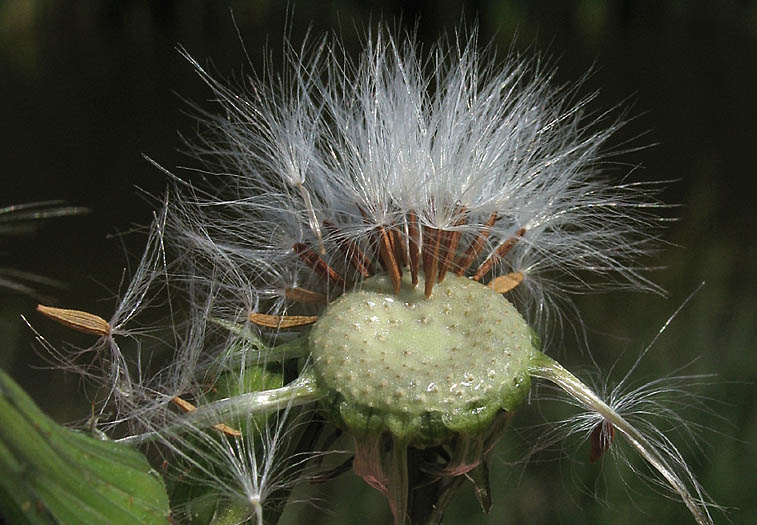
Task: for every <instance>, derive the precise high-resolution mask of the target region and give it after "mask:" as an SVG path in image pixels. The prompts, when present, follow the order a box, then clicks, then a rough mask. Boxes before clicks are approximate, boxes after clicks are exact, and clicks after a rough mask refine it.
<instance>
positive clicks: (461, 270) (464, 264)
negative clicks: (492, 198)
mask: <svg viewBox="0 0 757 525" xmlns="http://www.w3.org/2000/svg"><path fill="white" fill-rule="evenodd" d="M495 222H497V212H494V213H492V214H491V215H490V216H489V219H488V220H487V221H486V224H484V227H483V228H481V231H480V232H479V233H478V235H477V236H476V238H475V239H473V241H472V242H471V243H470V245H469V246H468V249H467V250H465V253H464V254H463V255H462V257H460V258H459V259H457V261H455V266H456V267H457V271H456V272H455V273H457V275H459V276H462V275H464V274H465V272H467V271H468V268H470V266H471V264H473V261H474V260H475V259H476V257H478V254H479V253H481V250H483V249H484V244H486V239H488V238H489V234H491V228H492V226H494V223H495Z"/></svg>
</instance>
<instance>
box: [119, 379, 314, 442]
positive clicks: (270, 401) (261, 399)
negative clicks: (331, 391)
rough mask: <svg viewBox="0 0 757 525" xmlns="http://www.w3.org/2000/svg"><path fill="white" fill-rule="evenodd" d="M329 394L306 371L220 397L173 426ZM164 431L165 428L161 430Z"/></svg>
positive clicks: (149, 436) (139, 438) (208, 422)
mask: <svg viewBox="0 0 757 525" xmlns="http://www.w3.org/2000/svg"><path fill="white" fill-rule="evenodd" d="M324 395H325V392H323V391H322V390H321V389H320V388H319V387H318V385H317V383H316V379H315V376H314V375H313V374H312V373H308V372H304V373H303V374H302V375H300V377H298V378H297V379H296V380H294V381H292V382H291V383H289V384H288V385H286V386H283V387H281V388H274V389H272V390H261V391H259V392H249V393H246V394H242V395H239V396H234V397H227V398H225V399H220V400H218V401H214V402H212V403H208V404H206V405H201V406H199V407H197V409H195V410H192V411H191V412H187V413H186V414H184V415H182V416H181V417H180V418H179V419H178V420H177V421H176V423H174V424H173V425H169V429H171V427H174V430H180V429H181V427H183V426H186V425H192V426H212V425H214V424H217V423H219V422H223V421H225V420H231V419H233V418H239V417H247V416H250V415H256V414H267V413H271V412H275V411H276V410H280V409H282V408H285V407H295V406H300V405H304V404H307V403H312V402H313V401H317V400H318V399H320V398H322V397H323V396H324ZM160 432H162V431H160ZM160 432H159V431H153V432H147V433H144V434H139V435H135V436H128V437H125V438H122V439H119V440H118V441H120V442H123V443H128V444H133V445H138V444H141V443H144V442H146V441H152V440H153V439H155V438H157V437H158V435H159V433H160Z"/></svg>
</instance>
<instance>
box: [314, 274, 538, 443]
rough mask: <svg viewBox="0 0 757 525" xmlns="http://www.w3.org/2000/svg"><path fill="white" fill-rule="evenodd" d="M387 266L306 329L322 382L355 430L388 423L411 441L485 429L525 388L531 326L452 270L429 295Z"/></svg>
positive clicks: (365, 430) (430, 440)
mask: <svg viewBox="0 0 757 525" xmlns="http://www.w3.org/2000/svg"><path fill="white" fill-rule="evenodd" d="M405 281H407V282H405V283H403V286H402V289H401V290H400V292H399V293H398V294H396V295H395V294H394V293H393V291H392V282H391V280H390V278H389V277H388V276H387V275H386V274H379V275H376V276H374V277H371V278H369V279H366V280H365V281H363V282H362V283H361V285H360V287H359V288H358V289H356V290H354V291H351V292H348V293H346V294H344V295H343V296H342V297H340V298H339V299H338V300H337V301H335V302H334V303H332V304H331V305H330V306H329V307H328V309H327V310H326V312H325V314H324V315H323V316H321V318H320V319H319V320H318V322H317V323H316V324H315V326H314V327H313V329H312V331H311V333H310V338H309V342H310V350H311V352H312V355H313V358H314V364H315V369H316V374H317V378H318V382H319V385H320V386H321V387H322V388H323V389H324V390H327V391H329V392H330V394H331V395H330V399H331V401H332V403H333V407H334V411H335V414H336V415H337V417H338V419H339V420H340V421H341V422H342V423H343V424H344V425H345V426H346V427H347V428H349V429H350V431H352V432H353V433H354V434H356V435H361V434H365V433H376V432H378V433H382V432H390V433H391V434H392V435H393V436H395V437H396V438H400V439H401V440H402V441H405V442H407V443H408V445H410V446H416V447H419V446H431V445H438V444H442V443H444V442H445V441H448V440H449V439H450V437H451V436H452V433H467V434H470V433H479V432H484V431H485V430H486V429H487V428H488V426H489V424H490V423H491V422H492V421H493V419H494V417H495V415H496V414H497V412H499V411H500V410H505V411H508V412H509V411H512V410H514V409H515V408H516V407H517V406H518V405H519V404H520V403H521V401H522V400H523V398H524V396H525V395H526V393H527V392H528V389H529V387H530V379H529V376H528V362H529V360H530V359H531V357H532V356H533V354H534V349H533V346H532V344H531V331H530V329H529V327H528V324H527V323H526V322H525V321H524V319H523V317H522V316H521V315H520V314H519V313H518V311H517V310H516V309H515V308H514V307H513V305H512V304H511V303H510V302H509V301H508V300H507V299H505V298H504V297H502V296H501V295H500V294H498V293H496V292H494V291H493V290H491V289H489V288H487V287H486V286H483V285H481V284H479V283H478V282H476V281H473V280H470V279H468V278H465V277H458V276H455V275H449V276H448V277H447V279H446V280H444V281H443V282H442V283H439V284H438V285H437V286H436V288H435V289H434V293H433V295H432V296H431V297H430V298H428V299H426V297H425V296H424V293H423V289H424V287H423V285H422V278H421V285H420V286H417V287H413V286H411V285H410V283H409V276H407V275H406V276H405Z"/></svg>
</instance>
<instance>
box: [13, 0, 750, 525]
mask: <svg viewBox="0 0 757 525" xmlns="http://www.w3.org/2000/svg"><path fill="white" fill-rule="evenodd" d="M283 4H284V3H283V2H278V1H254V2H253V1H236V2H229V1H224V2H203V1H200V0H186V1H178V0H174V1H168V0H166V1H160V2H148V1H136V0H130V1H127V0H123V1H120V2H114V1H101V2H95V1H92V0H85V1H79V2H64V1H57V2H56V1H50V0H3V1H1V2H0V79H2V80H0V115H2V126H0V136H1V139H0V144H2V146H0V154H1V155H2V162H3V164H2V170H1V171H0V173H2V181H3V182H2V192H0V205H3V204H10V203H21V202H30V201H39V200H46V199H65V200H67V201H69V202H70V203H72V204H75V205H82V206H87V207H89V208H91V209H92V210H93V214H92V215H90V216H87V217H81V218H69V219H61V220H59V221H55V222H54V223H50V224H46V225H45V227H44V228H42V229H41V230H40V231H39V232H38V234H37V235H36V236H34V237H24V238H14V239H5V240H0V243H1V244H0V257H2V262H3V265H5V266H15V267H17V268H22V269H24V270H27V271H32V272H36V273H40V274H43V275H46V276H48V277H52V278H55V279H58V280H62V281H64V282H66V283H68V284H69V286H70V288H68V289H64V290H57V291H53V292H47V293H54V294H55V295H56V297H57V299H58V301H59V303H60V304H61V305H64V306H67V307H74V308H80V309H84V310H88V311H92V312H96V313H99V314H101V315H103V316H104V317H108V316H109V315H110V313H111V311H112V308H113V305H114V298H115V297H116V295H117V289H118V286H119V282H120V280H121V276H122V273H123V271H124V268H125V267H126V265H127V264H128V261H129V260H130V257H131V260H133V257H136V256H138V255H139V250H140V240H141V237H140V236H139V235H132V236H126V237H117V238H113V237H109V236H108V234H113V233H115V232H125V231H129V230H130V229H131V228H132V226H133V225H134V224H140V225H145V224H147V223H149V221H150V219H151V215H150V214H151V210H152V209H153V208H154V202H151V199H150V198H149V197H145V196H146V195H152V196H156V195H159V194H160V192H161V190H162V188H163V187H164V186H165V180H164V179H163V176H162V175H161V174H160V173H157V172H156V170H155V169H154V168H152V167H151V166H149V165H148V164H147V163H146V162H145V161H144V160H143V159H142V158H141V156H140V155H141V154H142V153H145V154H147V155H149V156H150V157H152V158H154V159H156V160H157V161H158V162H160V163H161V164H163V165H164V166H167V167H174V166H177V165H181V164H186V163H188V162H187V161H186V159H185V158H184V157H182V155H181V154H180V153H179V152H178V151H177V148H179V147H180V144H181V141H180V138H179V137H178V135H177V130H180V131H181V132H182V133H185V134H187V135H191V134H192V130H193V124H192V121H191V120H190V119H189V118H187V117H186V116H185V115H184V114H183V111H184V110H185V109H186V105H185V104H184V103H183V102H182V101H181V100H180V98H179V97H177V96H176V95H175V93H178V94H179V95H181V97H186V98H188V99H191V100H195V101H198V102H200V103H201V104H202V103H203V102H204V101H205V100H206V99H207V97H208V96H209V93H208V92H207V91H206V89H205V87H204V86H203V85H202V83H201V82H200V81H198V80H197V78H196V77H195V75H194V73H193V71H192V68H191V67H190V66H189V65H188V64H187V63H186V62H185V61H184V60H183V59H182V58H181V57H179V55H178V53H177V52H176V49H175V48H176V46H177V45H178V44H180V45H182V46H184V47H186V48H187V50H188V51H189V52H190V53H191V54H192V55H193V56H195V57H196V58H198V59H199V60H200V61H201V62H205V61H206V60H208V61H212V63H213V67H214V68H215V69H216V70H217V71H218V72H219V73H220V74H221V76H226V77H230V76H233V75H237V77H239V75H242V74H243V73H244V71H245V70H249V68H250V67H254V68H255V69H256V70H259V69H260V68H261V67H262V62H263V60H264V58H265V56H266V52H265V51H264V48H265V46H267V49H268V50H269V51H270V57H271V60H270V63H271V65H272V67H273V68H274V69H275V68H277V67H279V66H280V62H281V60H280V57H281V48H282V42H283V37H282V35H283V34H284V33H285V32H288V33H289V34H290V35H291V37H292V40H293V41H294V42H295V43H297V42H300V41H301V40H302V37H303V35H304V34H305V33H306V32H307V30H308V29H309V28H310V29H312V31H313V33H315V34H320V33H321V32H322V31H324V30H331V29H334V30H336V31H338V32H340V33H341V34H342V38H343V40H344V41H345V43H346V45H347V47H348V50H349V51H350V52H356V50H357V48H358V47H359V42H360V39H361V38H362V37H363V35H364V32H363V31H364V30H363V28H365V27H368V26H370V25H374V26H375V24H376V23H377V21H378V20H379V19H381V18H383V19H385V20H390V21H392V22H391V23H392V24H395V25H396V26H398V27H407V28H413V27H417V32H418V35H419V38H420V39H421V40H422V41H425V42H432V41H433V40H435V39H436V38H437V37H438V36H439V35H440V34H442V33H443V32H445V31H447V32H451V31H454V30H455V29H456V28H459V27H460V24H461V22H460V20H461V18H463V17H464V19H465V22H463V25H472V24H474V23H477V24H478V25H479V27H480V33H481V41H482V43H486V42H489V41H490V40H491V41H492V43H493V45H495V46H496V47H497V48H498V49H500V50H501V53H500V56H501V55H502V54H503V53H504V52H505V51H506V50H507V49H509V48H511V47H513V48H515V49H519V50H524V51H526V52H529V51H533V50H546V52H547V53H548V54H551V55H554V56H557V57H558V58H559V62H558V64H559V68H560V69H559V72H558V75H557V81H559V82H572V81H574V80H575V79H577V78H580V77H581V76H582V75H583V74H584V73H585V71H586V70H587V69H589V68H590V67H591V66H592V64H594V72H593V74H592V75H591V77H590V78H589V80H588V81H587V86H586V89H587V90H591V89H596V88H599V89H601V93H600V97H599V101H598V103H597V105H596V107H600V108H607V107H611V106H613V105H615V104H617V103H618V102H620V101H624V100H625V101H626V102H625V104H624V105H626V106H628V105H630V106H631V110H630V114H631V115H632V116H636V118H634V119H633V120H632V121H631V122H630V123H629V124H628V126H626V127H625V128H624V129H623V130H622V132H621V133H620V134H619V136H618V138H617V140H618V144H622V143H623V141H626V140H631V143H630V145H631V146H644V145H652V144H656V145H655V146H654V147H651V148H647V149H643V150H642V151H639V152H632V153H629V154H627V155H624V156H622V157H619V159H618V160H619V161H620V162H624V163H627V164H625V165H621V166H619V168H618V174H619V175H621V174H623V173H625V172H628V171H631V170H632V169H633V168H635V167H636V166H638V165H641V166H643V167H644V169H643V170H635V171H634V173H633V174H632V175H631V177H632V178H633V179H635V180H639V179H640V180H658V179H666V180H671V183H670V184H669V185H668V189H667V190H666V191H665V193H664V194H663V200H664V202H666V203H671V204H681V207H679V208H675V209H671V210H665V211H664V214H665V216H666V217H668V218H672V217H677V218H678V220H677V221H676V222H671V223H670V224H669V227H668V229H667V231H666V233H665V235H664V239H665V241H667V242H669V243H670V244H671V246H670V248H669V249H667V250H666V251H665V252H663V253H662V254H661V255H660V257H659V264H660V265H661V266H664V269H661V270H659V271H657V272H656V275H655V277H656V280H657V282H659V283H660V284H661V285H662V286H663V287H664V288H665V289H666V290H668V291H669V297H668V298H660V297H653V296H641V295H637V294H623V293H611V294H607V295H600V296H588V297H582V298H580V300H579V301H578V302H579V310H580V311H581V313H582V316H583V319H584V321H585V323H586V326H587V327H588V329H589V346H590V347H591V351H592V354H593V356H594V357H595V359H596V361H597V362H598V363H599V365H600V367H601V368H602V370H609V369H610V367H611V366H612V365H613V364H614V363H615V362H616V360H617V361H618V364H617V366H616V378H619V377H621V376H622V374H623V372H624V371H625V370H626V369H627V368H628V366H630V364H631V363H633V361H634V359H635V356H636V355H638V353H639V352H640V351H641V349H642V348H643V347H644V346H645V345H646V344H647V343H648V342H649V341H650V340H651V339H652V338H653V337H654V335H655V333H656V332H657V331H658V330H659V329H660V328H661V327H662V325H663V323H664V322H665V321H666V319H667V318H668V316H669V315H670V314H671V313H672V312H673V311H674V310H675V309H676V308H677V307H678V306H679V305H680V304H681V303H682V302H683V300H684V299H685V298H686V297H687V296H688V295H689V293H690V292H691V291H693V290H694V289H695V288H696V287H697V286H698V285H699V283H700V282H701V281H706V285H705V287H704V288H703V290H702V291H700V292H699V293H698V294H697V295H696V297H695V298H694V299H693V301H692V302H691V303H690V304H689V305H688V306H687V307H686V308H685V309H684V310H683V311H682V312H681V313H680V314H679V315H678V317H677V318H676V319H675V320H674V321H673V322H672V324H671V325H670V327H669V328H668V330H667V331H666V332H665V334H664V335H663V336H662V337H661V338H660V340H659V341H658V342H657V343H656V345H655V346H654V348H653V350H652V351H651V352H650V354H649V356H648V357H647V358H646V359H645V361H644V363H643V365H642V366H641V367H640V369H639V370H638V372H637V376H638V377H639V378H640V379H642V378H644V377H657V376H660V375H663V374H666V373H669V372H671V371H673V370H675V369H677V368H679V367H681V366H683V365H686V364H688V363H691V362H692V361H695V362H694V363H693V364H691V366H690V367H688V368H686V370H685V371H686V372H687V373H714V374H716V375H717V377H716V378H715V379H714V381H715V384H714V385H713V386H711V387H710V388H707V389H704V390H702V391H701V392H700V394H701V395H703V396H707V397H709V398H711V401H709V402H708V404H709V407H710V408H711V411H712V413H711V414H703V413H700V412H695V411H693V410H692V411H689V412H686V411H685V410H684V412H685V415H686V416H687V417H689V418H690V419H691V420H692V422H693V423H694V424H695V425H696V426H702V427H704V428H705V430H704V431H703V432H702V438H703V443H704V444H703V447H702V448H701V449H696V448H695V449H693V450H688V449H687V450H684V453H685V455H686V456H687V457H688V458H690V460H691V463H692V466H693V468H694V470H695V472H696V473H697V475H698V477H699V479H700V480H701V482H702V484H703V485H704V486H705V487H706V488H707V490H708V491H709V492H710V494H711V495H712V497H713V498H714V499H715V500H716V501H717V502H718V503H720V504H722V505H725V506H727V507H729V508H730V509H731V510H730V512H729V516H730V518H731V519H732V522H733V523H751V522H752V519H753V516H754V515H755V514H757V504H755V499H754V494H757V478H756V477H755V476H754V472H757V455H755V452H754V443H755V439H757V407H756V406H755V400H756V399H757V392H756V389H755V385H754V381H755V378H756V377H757V358H755V355H757V354H756V353H755V351H754V350H755V343H754V341H755V340H756V339H757V337H756V336H757V334H756V333H755V325H757V323H756V322H755V321H756V320H757V265H755V263H754V261H755V260H757V242H755V234H754V231H755V226H756V225H757V211H756V210H757V207H756V206H754V191H753V184H752V179H753V177H754V175H753V173H754V167H753V164H754V163H753V156H754V137H755V134H754V132H753V131H750V130H752V129H753V127H754V122H756V121H757V114H756V113H757V105H756V104H755V103H754V86H755V82H756V81H757V3H755V2H749V1H742V2H735V1H722V2H700V1H696V2H686V1H683V0H677V1H673V0H671V1H669V2H644V1H632V0H625V1H607V2H602V1H599V0H573V1H560V2H558V1H546V0H540V1H532V2H528V1H525V0H488V1H487V0H479V1H476V2H462V1H451V2H443V3H438V2H430V1H426V2H420V1H419V2H399V1H395V2H388V3H387V2H371V1H367V2H349V1H334V2H328V3H327V2H298V3H297V4H296V5H295V6H294V7H293V8H291V9H289V10H288V8H287V7H286V6H285V5H283ZM230 9H231V11H233V19H232V15H231V14H230ZM461 15H462V16H461ZM235 23H236V26H237V27H238V29H239V34H240V35H241V37H242V38H243V40H244V44H242V43H241V42H240V37H239V36H238V35H237V29H236V28H235ZM355 28H359V29H358V30H357V31H355ZM515 35H517V36H515ZM245 48H246V50H247V52H248V53H249V55H250V59H251V62H252V64H249V63H247V61H246V60H247V59H246V57H245ZM639 135H642V136H639ZM136 188H140V189H141V191H140V190H138V189H136ZM103 298H104V299H105V300H103V301H101V302H98V300H102V299H103ZM34 305H35V303H34V301H33V300H32V299H29V298H25V297H20V296H12V295H8V294H6V295H2V296H0V336H1V337H2V338H3V339H2V340H3V343H4V344H3V347H4V352H3V354H1V355H0V367H2V368H4V369H6V370H8V371H9V372H11V374H12V376H13V377H14V378H16V379H17V380H18V381H19V382H20V383H21V384H22V385H23V386H24V387H25V388H27V389H28V390H29V391H30V393H31V394H32V395H33V397H34V398H35V399H36V401H37V402H38V403H39V404H40V406H42V407H43V409H45V411H46V412H47V413H48V414H51V415H52V416H53V417H54V418H55V419H56V420H58V421H66V422H70V421H73V420H76V419H80V418H84V417H86V414H87V413H88V410H89V406H88V403H87V400H86V395H87V394H86V392H83V391H82V388H81V386H82V385H80V384H79V383H78V382H77V381H75V380H71V378H70V377H69V378H65V377H64V376H63V374H62V373H60V372H57V371H54V370H47V369H39V367H40V366H44V364H45V363H44V361H43V360H42V359H41V358H40V357H39V356H38V355H37V354H35V351H34V349H33V345H32V337H31V336H32V334H31V333H30V331H29V330H28V328H27V327H26V326H25V325H24V324H23V323H22V322H21V320H20V318H19V315H20V314H23V315H26V316H27V317H31V319H32V322H33V323H34V324H35V325H36V326H37V327H38V328H40V329H41V330H42V331H43V332H44V333H45V334H46V335H47V336H49V338H50V339H51V340H53V341H58V340H73V342H74V343H79V344H82V345H85V344H87V342H88V340H87V338H86V336H80V337H79V336H77V334H73V335H72V334H70V333H67V332H65V331H64V330H63V329H59V328H58V327H54V326H50V325H49V324H47V323H45V321H42V320H40V319H38V318H36V317H34V314H33V308H34ZM579 347H580V345H579V343H578V342H577V341H576V338H574V337H571V336H568V337H566V340H565V348H552V349H551V350H550V351H551V352H552V353H553V354H556V355H558V356H559V357H561V359H562V360H563V361H564V362H565V364H566V365H568V366H570V365H573V367H574V368H575V367H576V366H577V365H578V366H580V365H582V364H584V365H585V364H586V363H589V362H590V360H589V359H588V356H587V354H586V353H581V349H580V348H579ZM8 349H12V351H9V350H8ZM32 367H37V368H32ZM91 394H92V393H89V395H91ZM560 410H561V408H560V407H554V406H552V405H550V404H549V403H543V404H541V405H532V406H530V407H524V409H523V410H522V411H521V412H522V413H521V414H519V415H518V417H517V418H516V421H515V423H514V430H513V432H511V433H510V435H509V436H508V438H507V439H506V440H505V441H506V442H505V443H503V444H502V446H500V447H499V448H498V449H497V451H496V452H495V454H494V455H493V458H492V463H493V467H492V472H493V484H492V485H493V492H494V507H493V510H492V514H491V515H490V516H489V517H484V516H482V515H480V513H479V511H478V509H477V506H476V505H477V504H476V502H475V499H474V497H473V494H472V491H471V490H467V491H463V494H462V495H461V497H460V501H458V502H456V504H455V505H453V507H452V509H451V510H450V512H449V517H448V523H451V524H455V523H469V524H472V523H535V524H538V523H551V524H552V523H579V522H580V523H609V522H612V523H619V524H622V523H629V524H633V523H642V522H644V521H645V520H646V521H649V522H653V523H679V522H689V520H690V519H689V518H688V516H687V515H686V510H685V509H684V507H683V505H681V504H680V503H678V502H675V501H674V502H667V501H666V500H664V499H663V498H662V497H661V496H659V495H658V494H656V493H655V492H654V490H652V489H651V488H649V487H646V486H643V485H641V484H640V483H639V482H638V481H637V479H636V476H635V475H632V474H630V473H629V472H628V471H627V469H626V468H625V467H623V466H620V467H619V468H618V469H616V468H615V467H614V466H612V463H611V462H605V464H604V465H596V466H592V465H589V464H588V455H589V452H588V445H587V444H586V443H583V444H582V443H581V441H580V440H569V441H568V442H567V443H565V444H564V449H563V450H562V452H563V453H561V451H560V450H559V449H558V450H554V451H553V452H552V453H546V454H540V455H537V456H536V457H534V458H531V460H530V462H529V463H528V464H523V462H522V460H523V459H524V458H523V455H522V451H523V450H524V448H527V445H528V442H527V439H528V438H525V439H526V442H525V443H524V438H523V437H522V436H523V435H530V434H528V433H526V432H525V430H524V429H527V428H528V427H529V426H532V425H535V424H538V423H539V422H541V421H542V416H541V413H542V412H544V413H548V414H550V417H551V418H554V417H557V416H556V415H555V414H557V415H559V414H561V413H562V412H561V411H560ZM545 459H549V461H542V460H545ZM616 470H619V471H620V472H621V474H623V476H622V478H621V477H619V476H618V475H617V473H616ZM595 496H596V497H595ZM300 497H301V498H302V499H303V500H312V501H311V503H314V504H315V505H316V506H317V507H318V508H320V509H325V510H319V511H316V510H314V507H313V506H312V505H307V504H298V505H293V506H292V507H291V508H290V509H289V510H288V511H287V514H286V515H285V520H288V521H287V523H300V522H302V521H303V520H304V519H305V518H306V517H307V520H308V522H309V523H311V524H312V525H316V524H317V523H330V524H339V523H345V524H346V523H355V522H357V521H358V520H363V521H365V520H369V521H370V522H388V521H389V517H390V513H389V510H388V508H387V506H386V503H385V501H384V499H383V498H382V497H381V496H380V495H379V494H378V493H376V492H375V491H373V490H371V489H369V488H368V487H367V486H365V485H364V484H363V483H362V482H361V481H360V480H358V479H357V478H356V477H355V476H353V475H345V476H343V477H342V478H341V479H339V480H338V481H336V482H334V483H331V484H327V485H324V486H317V487H306V488H305V490H303V492H302V493H301V494H300ZM642 512H646V513H648V514H647V515H646V516H645V515H643V514H641V513H642Z"/></svg>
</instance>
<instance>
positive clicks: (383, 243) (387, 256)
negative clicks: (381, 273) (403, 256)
mask: <svg viewBox="0 0 757 525" xmlns="http://www.w3.org/2000/svg"><path fill="white" fill-rule="evenodd" d="M394 253H395V251H394V246H393V245H392V238H391V237H390V235H389V232H387V231H386V229H385V228H384V227H383V226H379V256H380V257H381V262H382V263H383V264H384V268H385V269H386V272H387V273H388V274H389V277H391V279H392V288H393V289H394V293H399V291H400V287H401V286H402V273H401V272H400V267H399V265H398V264H397V259H396V258H395V257H394Z"/></svg>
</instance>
